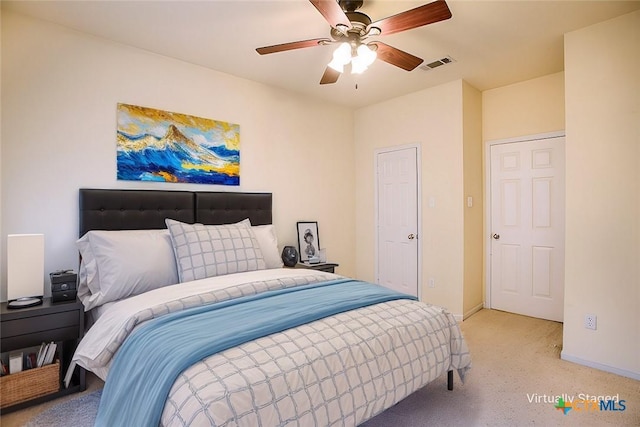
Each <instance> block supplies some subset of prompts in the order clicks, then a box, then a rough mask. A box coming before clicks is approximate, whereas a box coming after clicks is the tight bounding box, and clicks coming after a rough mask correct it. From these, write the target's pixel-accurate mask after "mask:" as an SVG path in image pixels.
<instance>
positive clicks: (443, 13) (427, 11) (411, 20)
mask: <svg viewBox="0 0 640 427" xmlns="http://www.w3.org/2000/svg"><path fill="white" fill-rule="evenodd" d="M451 16H452V15H451V11H450V10H449V6H447V2H446V1H444V0H436V1H434V2H433V3H429V4H425V5H424V6H419V7H416V8H415V9H410V10H407V11H405V12H402V13H399V14H397V15H393V16H390V17H388V18H384V19H381V20H379V21H376V22H372V23H371V24H369V26H368V27H367V30H369V29H370V28H371V27H375V28H379V29H380V31H381V34H382V35H385V36H387V35H389V34H395V33H399V32H401V31H406V30H410V29H412V28H417V27H422V26H423V25H427V24H433V23H434V22H439V21H444V20H445V19H449V18H451Z"/></svg>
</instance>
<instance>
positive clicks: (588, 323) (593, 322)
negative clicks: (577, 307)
mask: <svg viewBox="0 0 640 427" xmlns="http://www.w3.org/2000/svg"><path fill="white" fill-rule="evenodd" d="M597 326H598V317H597V316H596V315H595V314H586V315H585V316H584V327H585V328H587V329H593V330H594V331H595V330H596V329H597Z"/></svg>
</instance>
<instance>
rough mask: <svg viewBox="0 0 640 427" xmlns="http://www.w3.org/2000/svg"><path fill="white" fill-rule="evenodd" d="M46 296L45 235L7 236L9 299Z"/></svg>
mask: <svg viewBox="0 0 640 427" xmlns="http://www.w3.org/2000/svg"><path fill="white" fill-rule="evenodd" d="M43 295H44V234H9V235H8V236H7V299H8V300H9V301H12V300H16V299H18V298H24V297H39V296H43Z"/></svg>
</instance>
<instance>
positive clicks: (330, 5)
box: [309, 0, 351, 28]
mask: <svg viewBox="0 0 640 427" xmlns="http://www.w3.org/2000/svg"><path fill="white" fill-rule="evenodd" d="M309 1H310V2H311V4H312V5H314V6H315V7H316V9H318V12H320V14H322V16H324V19H326V20H327V22H328V23H329V25H331V26H332V27H333V28H337V27H338V26H341V27H346V28H351V22H350V21H349V18H347V15H345V13H344V11H343V10H342V8H341V7H340V5H339V4H338V2H337V1H335V0H309Z"/></svg>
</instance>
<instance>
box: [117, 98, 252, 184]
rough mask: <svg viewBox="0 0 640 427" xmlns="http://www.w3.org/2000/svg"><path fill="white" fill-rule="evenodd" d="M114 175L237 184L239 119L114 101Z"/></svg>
mask: <svg viewBox="0 0 640 427" xmlns="http://www.w3.org/2000/svg"><path fill="white" fill-rule="evenodd" d="M117 121H118V137H117V144H118V148H117V168H118V179H120V180H127V181H163V182H189V183H198V184H217V185H240V125H237V124H233V123H227V122H222V121H218V120H212V119H204V118H201V117H195V116H189V115H186V114H180V113H171V112H169V111H162V110H155V109H153V108H146V107H139V106H136V105H128V104H118V114H117Z"/></svg>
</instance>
